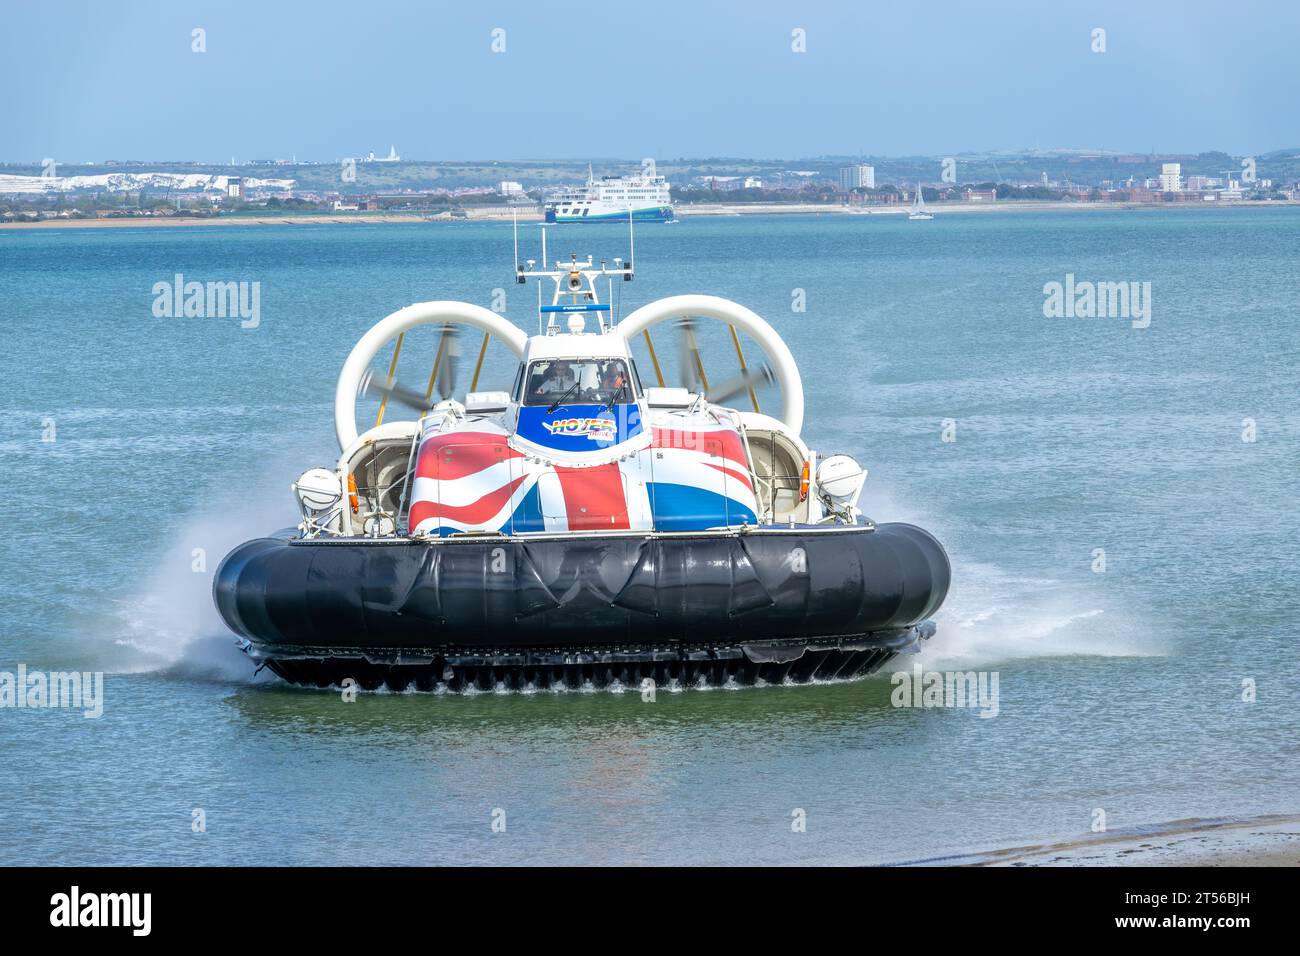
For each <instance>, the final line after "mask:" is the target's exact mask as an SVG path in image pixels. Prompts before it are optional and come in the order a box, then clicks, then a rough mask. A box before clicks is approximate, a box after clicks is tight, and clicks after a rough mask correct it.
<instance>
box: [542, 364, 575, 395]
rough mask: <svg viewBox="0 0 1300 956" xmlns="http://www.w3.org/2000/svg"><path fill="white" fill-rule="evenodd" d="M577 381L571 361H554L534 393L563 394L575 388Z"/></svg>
mask: <svg viewBox="0 0 1300 956" xmlns="http://www.w3.org/2000/svg"><path fill="white" fill-rule="evenodd" d="M576 381H577V379H575V378H574V377H573V369H572V368H570V367H569V363H568V362H566V361H564V360H563V359H561V360H559V361H558V362H554V363H552V365H551V367H550V368H548V369H547V370H546V375H545V377H544V378H543V379H542V384H541V385H539V386H537V388H536V389H535V390H534V392H533V394H535V395H553V394H556V393H560V394H563V393H564V392H567V391H568V390H569V389H571V388H573V386H574V384H575V383H576Z"/></svg>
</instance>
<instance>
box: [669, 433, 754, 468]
mask: <svg viewBox="0 0 1300 956" xmlns="http://www.w3.org/2000/svg"><path fill="white" fill-rule="evenodd" d="M651 446H652V447H654V448H684V449H686V450H687V451H698V452H702V453H704V454H709V455H713V454H717V455H720V456H721V457H723V458H725V459H727V460H728V461H730V462H731V463H732V464H734V465H736V466H737V467H739V468H741V469H743V470H745V471H748V470H749V462H748V459H747V458H746V457H745V443H744V442H743V441H741V440H740V435H739V433H737V432H734V431H731V430H729V429H719V430H718V431H685V430H683V429H677V428H656V429H655V430H654V441H653V442H652V443H651Z"/></svg>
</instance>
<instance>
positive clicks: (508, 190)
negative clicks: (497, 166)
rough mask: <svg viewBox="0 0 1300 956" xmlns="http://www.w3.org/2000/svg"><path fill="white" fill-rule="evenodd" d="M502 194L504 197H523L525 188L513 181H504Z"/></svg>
mask: <svg viewBox="0 0 1300 956" xmlns="http://www.w3.org/2000/svg"><path fill="white" fill-rule="evenodd" d="M500 192H501V195H503V196H522V195H523V194H524V187H523V186H521V185H520V184H519V183H517V182H514V181H513V180H503V181H502V183H501V189H500Z"/></svg>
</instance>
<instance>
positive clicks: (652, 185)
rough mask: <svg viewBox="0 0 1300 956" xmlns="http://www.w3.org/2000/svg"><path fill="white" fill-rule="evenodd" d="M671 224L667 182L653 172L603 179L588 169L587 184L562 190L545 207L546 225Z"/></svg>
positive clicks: (671, 209)
mask: <svg viewBox="0 0 1300 956" xmlns="http://www.w3.org/2000/svg"><path fill="white" fill-rule="evenodd" d="M629 217H630V218H631V219H632V220H633V221H635V222H673V221H674V214H673V204H672V194H671V190H670V187H669V185H668V181H667V180H666V179H664V177H663V176H658V175H655V174H654V173H653V172H651V173H649V174H645V175H640V176H602V177H601V178H600V179H596V178H595V177H594V176H593V175H592V173H591V167H588V168H587V183H586V185H585V186H579V187H576V188H573V189H568V190H565V191H564V192H562V193H560V194H559V195H558V196H556V197H555V198H554V199H552V200H551V201H549V202H548V203H547V204H546V221H547V222H554V223H560V222H610V221H611V220H620V221H626V220H627V219H628V218H629Z"/></svg>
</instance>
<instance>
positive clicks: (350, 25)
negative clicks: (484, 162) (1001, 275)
mask: <svg viewBox="0 0 1300 956" xmlns="http://www.w3.org/2000/svg"><path fill="white" fill-rule="evenodd" d="M1041 6H1042V5H1041V4H1033V3H1029V2H1023V0H1012V2H1007V3H1001V4H998V6H997V8H996V9H983V10H972V9H969V8H966V7H963V6H960V5H957V4H955V3H949V2H941V3H936V4H933V5H930V6H928V7H927V8H926V9H925V13H924V15H918V14H917V13H916V12H915V9H914V8H911V7H908V6H906V5H902V4H895V5H891V6H885V7H881V6H873V7H872V8H870V9H866V10H848V9H820V10H811V9H807V8H797V9H790V8H788V7H787V5H784V4H776V3H772V2H765V0H764V2H758V3H754V4H749V5H746V6H744V7H740V8H735V9H725V10H722V11H709V10H705V11H703V12H701V8H700V7H699V6H698V5H690V4H684V3H682V2H680V0H670V2H665V3H662V4H658V5H656V6H654V7H640V8H637V9H636V10H629V11H620V10H619V9H617V8H600V9H598V10H596V11H595V12H593V13H590V14H580V15H579V18H580V23H579V25H578V26H577V27H575V22H574V19H573V18H567V19H566V18H564V17H561V16H559V15H558V14H557V13H555V11H554V10H552V9H549V8H543V7H539V6H537V5H535V4H528V5H525V4H522V3H504V2H496V3H491V4H485V5H482V6H481V7H476V8H474V9H465V8H447V9H438V8H432V7H428V6H424V5H408V4H404V3H398V2H394V0H375V2H372V3H368V4H366V5H365V6H364V7H358V6H356V5H353V4H347V3H341V2H339V0H324V2H320V3H314V4H306V3H302V2H293V3H289V4H286V5H284V6H283V7H274V8H272V7H269V6H265V5H258V4H253V3H248V2H236V3H228V4H223V5H221V6H220V7H210V6H206V5H202V4H190V5H184V4H175V3H165V2H162V0H142V2H139V3H134V4H130V5H127V4H91V3H88V2H74V3H71V4H69V5H64V6H61V7H59V8H58V10H57V11H55V10H54V9H52V8H48V7H45V8H38V7H14V8H12V9H11V10H9V11H8V12H7V14H6V19H7V30H6V33H5V35H4V36H3V37H0V77H3V78H4V80H5V81H6V82H7V84H8V86H9V88H10V90H11V91H17V90H19V89H21V91H22V95H21V96H18V95H13V96H11V97H10V98H8V100H7V101H6V104H5V106H4V107H3V108H0V120H3V127H4V129H5V131H6V136H5V137H4V143H3V144H0V153H2V154H3V155H0V160H3V161H5V162H10V163H27V162H33V161H38V160H39V159H41V158H45V157H51V158H55V159H57V160H59V161H60V162H62V163H66V164H80V163H83V162H91V161H93V162H102V161H103V160H105V159H110V158H112V159H131V160H150V161H164V160H171V161H185V160H188V161H199V162H207V163H224V162H228V161H229V159H230V157H231V156H234V157H235V158H236V159H237V160H238V161H240V162H242V161H244V160H247V159H250V158H256V159H264V158H265V159H288V158H290V157H292V156H295V155H296V156H297V157H298V158H299V159H300V160H303V161H319V162H327V161H332V160H335V159H338V158H340V157H344V156H361V155H365V153H366V152H368V151H369V150H374V151H375V152H376V153H377V154H379V155H383V154H384V153H386V152H387V151H388V148H389V146H390V145H395V146H396V147H397V151H398V152H399V154H401V155H402V157H403V159H405V160H408V161H427V162H437V161H453V160H461V161H463V160H464V159H465V157H474V156H482V157H491V158H496V159H502V160H512V161H520V160H523V159H531V160H540V161H559V160H566V159H567V160H570V161H575V160H577V159H578V158H579V157H584V156H585V155H586V154H588V153H589V154H591V155H592V156H600V157H609V158H614V157H622V158H633V157H642V156H654V157H658V158H661V159H669V158H672V157H680V158H686V157H691V158H705V157H732V158H761V159H767V160H774V161H775V160H793V159H803V158H815V157H819V156H854V155H867V156H879V157H886V156H892V157H908V156H936V155H957V154H968V153H987V152H1025V151H1030V150H1034V149H1042V150H1043V151H1049V150H1067V149H1100V150H1106V151H1114V152H1120V153H1141V154H1149V153H1152V152H1155V153H1166V154H1167V153H1189V154H1194V153H1200V152H1207V151H1220V150H1221V151H1223V152H1227V153H1230V154H1233V155H1256V154H1265V153H1268V152H1272V151H1274V150H1278V149H1287V148H1292V147H1294V146H1295V145H1296V139H1297V132H1296V130H1297V128H1298V126H1300V124H1298V123H1297V120H1300V106H1297V104H1296V103H1295V102H1294V97H1293V96H1292V94H1291V90H1292V88H1293V86H1294V83H1293V79H1294V75H1295V70H1294V68H1293V66H1292V62H1293V58H1294V54H1293V46H1294V42H1295V41H1294V36H1295V34H1296V28H1297V27H1300V7H1296V6H1294V5H1293V6H1285V5H1283V4H1281V3H1276V2H1260V3H1254V4H1246V5H1238V6H1236V7H1231V8H1229V7H1224V6H1223V5H1221V4H1210V3H1193V4H1186V3H1180V4H1176V3H1168V2H1157V3H1152V4H1148V5H1144V8H1143V9H1132V8H1130V7H1129V6H1127V5H1125V4H1123V3H1119V2H1112V0H1102V2H1090V3H1088V4H1066V5H1062V6H1060V7H1051V8H1047V9H1045V10H1044V9H1039V8H1040V7H1041ZM1096 28H1101V29H1104V30H1105V31H1106V33H1105V46H1106V49H1105V52H1104V53H1097V52H1093V47H1094V46H1095V45H1096V43H1095V40H1094V39H1093V31H1094V29H1096ZM195 29H202V30H203V31H205V32H204V34H203V45H204V46H205V47H206V50H205V52H202V53H196V52H193V50H192V47H193V46H194V45H195V41H194V39H193V38H192V34H193V31H194V30H195ZM496 29H501V30H504V31H505V33H504V34H503V35H502V34H498V35H497V36H496V38H495V41H494V36H493V31H494V30H496ZM796 29H799V30H803V31H805V38H806V40H805V42H806V52H794V51H793V50H792V44H794V43H796V42H797V41H796V40H793V39H792V31H794V30H796ZM494 42H495V43H496V44H497V47H498V48H501V47H502V46H504V52H499V53H494V52H493V49H492V48H493V43H494ZM52 53H53V55H52ZM1211 67H1212V68H1211ZM105 78H111V79H110V80H106V79H105ZM1065 144H1074V145H1065Z"/></svg>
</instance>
